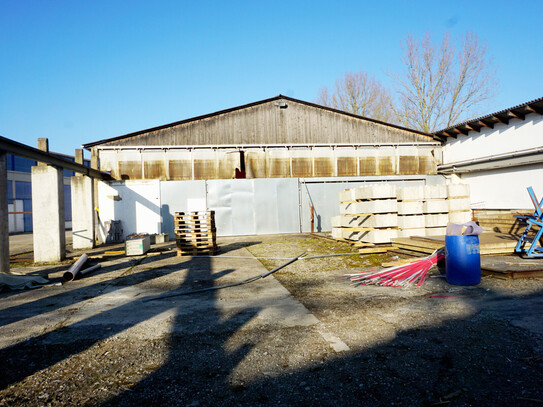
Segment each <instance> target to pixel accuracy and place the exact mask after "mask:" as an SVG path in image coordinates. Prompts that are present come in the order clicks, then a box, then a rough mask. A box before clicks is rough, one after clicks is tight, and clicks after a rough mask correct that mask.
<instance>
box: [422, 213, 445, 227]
mask: <svg viewBox="0 0 543 407" xmlns="http://www.w3.org/2000/svg"><path fill="white" fill-rule="evenodd" d="M448 223H449V214H448V213H440V214H434V215H424V226H425V227H427V228H436V227H444V226H445V227H446V226H447V224H448Z"/></svg>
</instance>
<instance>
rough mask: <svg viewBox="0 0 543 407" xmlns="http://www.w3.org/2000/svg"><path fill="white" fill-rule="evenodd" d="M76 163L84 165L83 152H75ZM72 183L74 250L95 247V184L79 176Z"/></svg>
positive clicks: (87, 178)
mask: <svg viewBox="0 0 543 407" xmlns="http://www.w3.org/2000/svg"><path fill="white" fill-rule="evenodd" d="M75 162H76V163H78V164H83V150H81V149H77V150H75ZM71 182H72V236H73V248H74V249H92V248H93V247H94V182H93V180H92V178H90V177H87V176H85V175H82V174H77V175H75V176H73V177H72V178H71Z"/></svg>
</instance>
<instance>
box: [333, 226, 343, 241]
mask: <svg viewBox="0 0 543 407" xmlns="http://www.w3.org/2000/svg"><path fill="white" fill-rule="evenodd" d="M332 239H343V231H342V229H341V228H335V227H333V228H332Z"/></svg>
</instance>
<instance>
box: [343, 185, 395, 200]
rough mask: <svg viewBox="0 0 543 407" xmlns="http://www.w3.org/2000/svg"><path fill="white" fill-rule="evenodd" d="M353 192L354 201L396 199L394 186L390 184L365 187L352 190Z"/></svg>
mask: <svg viewBox="0 0 543 407" xmlns="http://www.w3.org/2000/svg"><path fill="white" fill-rule="evenodd" d="M353 191H354V192H353V197H354V199H355V200H359V199H387V198H396V186H395V185H390V184H375V185H371V186H367V187H358V188H355V189H353Z"/></svg>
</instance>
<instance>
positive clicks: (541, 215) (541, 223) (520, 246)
mask: <svg viewBox="0 0 543 407" xmlns="http://www.w3.org/2000/svg"><path fill="white" fill-rule="evenodd" d="M527 189H528V194H530V199H531V200H532V203H533V204H534V207H535V212H534V214H533V215H532V216H529V217H528V218H526V223H527V225H526V229H525V230H524V233H523V234H522V236H521V237H520V239H519V241H518V243H517V246H516V247H515V253H521V254H525V255H526V256H527V257H543V247H541V246H540V245H538V243H539V241H540V239H541V237H542V235H543V210H542V209H541V205H543V200H541V202H540V201H538V200H537V198H536V196H535V192H534V190H533V188H532V187H528V188H527ZM532 226H536V227H539V230H538V231H537V232H536V233H535V236H534V237H533V238H532V239H529V238H528V233H529V232H530V230H532ZM527 244H529V245H530V247H529V248H528V249H526V245H527Z"/></svg>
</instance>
